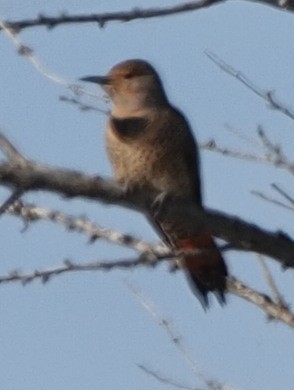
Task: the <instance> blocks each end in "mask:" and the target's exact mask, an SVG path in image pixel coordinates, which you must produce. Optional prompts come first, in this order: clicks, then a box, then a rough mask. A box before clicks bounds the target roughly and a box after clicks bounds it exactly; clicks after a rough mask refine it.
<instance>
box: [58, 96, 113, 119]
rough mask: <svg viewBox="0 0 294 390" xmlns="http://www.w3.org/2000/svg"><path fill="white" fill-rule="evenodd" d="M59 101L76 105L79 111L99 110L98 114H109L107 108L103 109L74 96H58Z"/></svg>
mask: <svg viewBox="0 0 294 390" xmlns="http://www.w3.org/2000/svg"><path fill="white" fill-rule="evenodd" d="M59 101H61V102H66V103H70V104H73V105H75V106H76V107H78V108H79V110H80V111H84V112H85V111H96V112H99V114H104V115H108V114H109V111H107V110H103V109H102V108H99V107H96V106H92V105H90V104H86V103H83V102H81V101H80V100H78V99H76V98H72V97H71V98H69V97H67V96H59Z"/></svg>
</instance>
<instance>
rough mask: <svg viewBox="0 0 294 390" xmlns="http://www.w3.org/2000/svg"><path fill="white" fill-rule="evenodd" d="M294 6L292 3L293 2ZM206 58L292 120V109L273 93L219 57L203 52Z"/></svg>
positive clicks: (293, 111)
mask: <svg viewBox="0 0 294 390" xmlns="http://www.w3.org/2000/svg"><path fill="white" fill-rule="evenodd" d="M293 5H294V2H293ZM205 54H206V55H207V57H208V58H209V59H210V60H211V61H212V62H214V63H215V64H216V65H217V66H218V67H219V68H220V69H221V70H223V71H224V72H226V73H228V74H229V75H230V76H233V77H235V78H236V79H237V80H238V81H240V82H241V83H242V84H244V85H245V86H246V87H247V88H249V89H250V90H251V91H252V92H254V93H255V94H256V95H257V96H259V97H261V98H262V99H264V100H265V101H266V102H267V103H268V105H269V106H270V108H272V109H275V110H277V111H280V112H281V113H283V114H284V115H286V116H287V117H288V118H291V119H294V110H293V109H292V108H289V107H286V105H285V104H283V103H281V102H279V101H278V99H277V98H276V97H275V96H274V92H273V91H265V90H263V89H261V88H260V87H258V86H256V85H255V84H254V83H253V82H252V81H251V80H249V79H248V78H247V77H246V76H245V75H244V74H243V73H242V72H240V71H238V70H236V69H234V68H233V67H232V66H230V65H229V64H227V63H226V62H225V61H223V60H222V59H221V58H220V57H218V56H217V55H216V54H215V53H213V52H211V51H205Z"/></svg>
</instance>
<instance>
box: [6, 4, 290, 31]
mask: <svg viewBox="0 0 294 390" xmlns="http://www.w3.org/2000/svg"><path fill="white" fill-rule="evenodd" d="M250 1H253V2H257V3H261V4H265V5H268V6H272V7H275V8H278V9H283V10H287V11H294V2H293V0H250ZM224 2H225V0H199V1H190V2H187V3H184V4H180V5H175V6H171V7H165V8H146V9H140V8H134V9H133V10H131V11H120V12H106V13H100V14H88V15H85V14H80V15H78V14H77V15H68V14H65V13H63V14H61V15H60V16H56V17H50V16H46V15H39V16H38V17H37V18H35V19H25V20H18V21H8V20H7V21H5V22H4V24H5V26H6V28H10V29H12V30H13V31H14V32H16V33H17V32H19V31H21V30H23V29H26V28H31V27H41V26H43V27H47V28H48V29H52V28H54V27H56V26H60V25H70V24H73V23H79V24H83V23H95V24H98V26H99V27H100V28H102V27H105V25H106V24H107V23H109V22H114V21H117V22H130V21H133V20H138V19H150V18H157V17H163V16H171V15H176V14H182V13H185V12H192V11H197V10H199V9H202V8H207V7H210V6H212V5H216V4H219V3H224ZM1 29H3V27H1V26H0V31H1Z"/></svg>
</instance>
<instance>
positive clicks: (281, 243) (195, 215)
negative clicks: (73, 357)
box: [0, 136, 294, 268]
mask: <svg viewBox="0 0 294 390" xmlns="http://www.w3.org/2000/svg"><path fill="white" fill-rule="evenodd" d="M2 138H3V136H2ZM1 146H2V144H1V141H0V148H1ZM0 185H4V186H7V187H12V188H18V189H21V190H22V191H23V192H26V191H37V190H45V191H49V192H53V193H57V194H59V195H62V196H65V197H83V198H86V199H91V200H98V201H100V202H102V203H104V204H116V205H120V206H124V207H127V208H132V209H135V210H138V211H141V212H143V213H144V212H146V211H148V210H149V209H150V207H151V206H152V204H153V202H154V199H156V197H157V196H158V195H159V194H158V193H154V191H151V190H150V189H146V190H145V189H142V188H140V189H139V190H138V189H132V190H125V189H122V188H121V187H119V186H118V185H117V184H116V183H114V182H113V181H112V180H107V179H103V178H101V177H97V176H89V175H85V174H82V173H80V172H77V171H70V170H64V169H54V168H51V167H49V166H46V165H41V164H39V163H35V162H33V161H26V162H25V163H24V164H22V165H21V166H20V165H18V164H15V163H13V162H9V163H6V162H3V163H2V164H0ZM162 213H164V218H165V220H168V221H170V222H172V223H175V224H176V223H178V221H181V222H182V221H185V224H186V225H187V229H188V230H189V231H190V232H191V234H197V233H199V230H201V231H207V232H210V233H211V234H212V235H214V236H216V237H219V238H222V239H224V240H225V241H228V242H229V243H230V244H231V245H232V246H233V247H235V248H237V249H243V250H248V251H254V252H258V253H260V254H264V255H266V256H269V257H272V258H275V259H276V260H278V261H279V262H280V263H281V264H282V265H283V266H284V267H285V268H287V267H294V241H293V240H292V239H291V238H290V237H288V236H287V235H286V234H285V233H283V232H276V233H274V232H270V231H266V230H263V229H261V228H259V227H257V226H255V225H253V224H250V223H248V222H245V221H242V220H240V219H239V218H236V217H232V216H228V215H225V214H222V213H219V212H217V211H212V210H203V209H201V208H199V207H198V206H197V205H195V204H194V203H192V202H188V201H183V200H182V199H166V200H165V201H164V203H163V205H162V207H161V210H160V214H162Z"/></svg>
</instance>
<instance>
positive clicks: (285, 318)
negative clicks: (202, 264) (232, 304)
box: [227, 277, 294, 328]
mask: <svg viewBox="0 0 294 390" xmlns="http://www.w3.org/2000/svg"><path fill="white" fill-rule="evenodd" d="M227 286H228V291H229V292H230V293H231V294H234V295H237V296H238V297H240V298H243V299H245V300H246V301H249V302H251V303H253V304H255V305H257V306H258V307H260V309H261V310H263V311H264V312H265V313H266V314H267V315H268V316H269V318H271V319H276V320H279V321H281V322H284V323H285V324H287V325H289V326H290V327H292V328H293V327H294V313H292V312H291V311H290V309H289V308H287V307H285V306H284V305H280V304H277V303H275V302H273V300H272V299H271V298H270V297H269V296H268V295H265V294H262V293H259V292H257V291H255V290H253V289H251V288H250V287H248V286H246V285H245V284H244V283H242V282H241V281H240V280H237V279H235V278H233V277H231V278H229V279H228V280H227Z"/></svg>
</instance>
